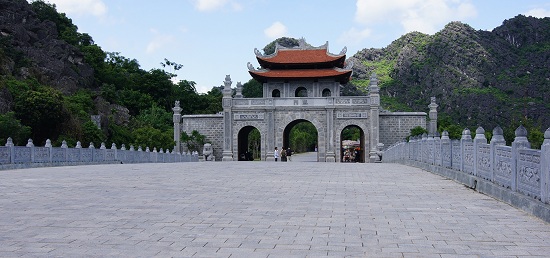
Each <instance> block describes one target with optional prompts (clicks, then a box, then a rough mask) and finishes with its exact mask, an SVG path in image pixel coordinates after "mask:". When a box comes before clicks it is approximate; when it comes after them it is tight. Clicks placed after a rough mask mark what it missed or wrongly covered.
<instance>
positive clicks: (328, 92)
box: [323, 89, 331, 97]
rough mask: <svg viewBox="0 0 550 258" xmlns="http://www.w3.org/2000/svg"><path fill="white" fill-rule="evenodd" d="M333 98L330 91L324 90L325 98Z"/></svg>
mask: <svg viewBox="0 0 550 258" xmlns="http://www.w3.org/2000/svg"><path fill="white" fill-rule="evenodd" d="M330 96H331V92H330V90H329V89H324V90H323V97H330Z"/></svg>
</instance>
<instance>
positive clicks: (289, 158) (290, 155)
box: [286, 147, 292, 161]
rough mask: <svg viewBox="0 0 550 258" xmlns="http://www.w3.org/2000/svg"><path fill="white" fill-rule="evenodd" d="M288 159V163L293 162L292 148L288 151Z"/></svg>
mask: <svg viewBox="0 0 550 258" xmlns="http://www.w3.org/2000/svg"><path fill="white" fill-rule="evenodd" d="M286 159H287V160H288V161H292V150H291V149H290V147H288V148H287V149H286Z"/></svg>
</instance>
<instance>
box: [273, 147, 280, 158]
mask: <svg viewBox="0 0 550 258" xmlns="http://www.w3.org/2000/svg"><path fill="white" fill-rule="evenodd" d="M273 157H274V158H275V162H277V159H278V158H279V151H278V150H277V147H275V151H274V152H273Z"/></svg>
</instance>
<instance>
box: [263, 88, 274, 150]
mask: <svg viewBox="0 0 550 258" xmlns="http://www.w3.org/2000/svg"><path fill="white" fill-rule="evenodd" d="M274 111H275V108H274V106H273V99H272V98H271V99H268V100H267V102H266V112H265V115H266V118H265V119H266V121H267V133H266V135H265V137H266V141H265V143H266V147H265V148H266V152H265V153H266V157H265V160H266V161H275V157H273V155H274V149H275V133H276V132H275V112H274Z"/></svg>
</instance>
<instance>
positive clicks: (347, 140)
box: [340, 125, 365, 163]
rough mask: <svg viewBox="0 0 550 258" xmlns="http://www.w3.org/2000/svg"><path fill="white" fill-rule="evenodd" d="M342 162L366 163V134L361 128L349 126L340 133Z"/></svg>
mask: <svg viewBox="0 0 550 258" xmlns="http://www.w3.org/2000/svg"><path fill="white" fill-rule="evenodd" d="M340 162H359V163H364V162H365V133H364V132H363V130H362V129H361V128H360V127H359V126H356V125H348V126H346V127H345V128H344V129H343V130H342V132H341V133H340Z"/></svg>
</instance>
